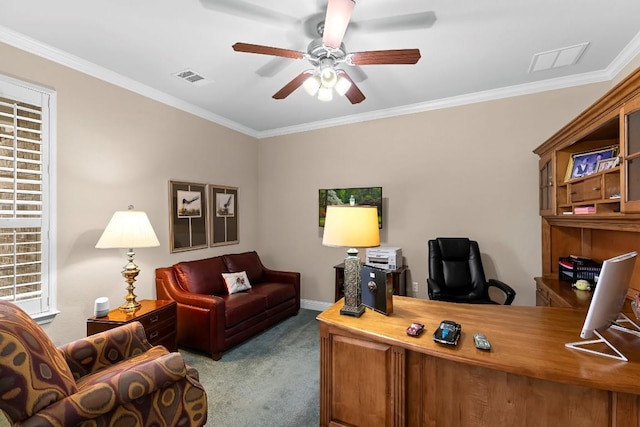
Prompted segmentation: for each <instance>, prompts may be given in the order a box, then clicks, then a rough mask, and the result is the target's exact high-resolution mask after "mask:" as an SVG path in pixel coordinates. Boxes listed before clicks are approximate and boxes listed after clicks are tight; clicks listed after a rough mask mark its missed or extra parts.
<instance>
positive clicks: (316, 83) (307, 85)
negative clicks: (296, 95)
mask: <svg viewBox="0 0 640 427" xmlns="http://www.w3.org/2000/svg"><path fill="white" fill-rule="evenodd" d="M302 87H303V88H304V90H305V91H306V92H307V93H308V94H309V95H311V96H314V95H315V94H316V93H318V89H320V77H318V76H311V77H309V78H308V79H307V80H305V81H304V83H302Z"/></svg>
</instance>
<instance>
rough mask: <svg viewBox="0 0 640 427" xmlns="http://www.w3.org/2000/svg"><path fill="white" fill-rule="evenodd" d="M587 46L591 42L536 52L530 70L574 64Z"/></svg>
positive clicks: (531, 71)
mask: <svg viewBox="0 0 640 427" xmlns="http://www.w3.org/2000/svg"><path fill="white" fill-rule="evenodd" d="M587 46H589V42H585V43H581V44H577V45H574V46H567V47H563V48H560V49H554V50H549V51H547V52H540V53H536V54H535V55H533V59H532V60H531V65H530V66H529V72H530V73H533V72H536V71H543V70H550V69H552V68H559V67H564V66H565V65H573V64H575V63H577V62H578V60H579V59H580V57H581V56H582V54H583V53H584V51H585V49H586V48H587Z"/></svg>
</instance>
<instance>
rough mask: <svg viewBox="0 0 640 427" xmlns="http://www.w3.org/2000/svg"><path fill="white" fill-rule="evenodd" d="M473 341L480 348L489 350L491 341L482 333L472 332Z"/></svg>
mask: <svg viewBox="0 0 640 427" xmlns="http://www.w3.org/2000/svg"><path fill="white" fill-rule="evenodd" d="M473 342H474V344H475V345H476V348H479V349H480V350H487V351H488V350H491V343H490V342H489V340H488V339H487V337H485V336H484V334H473Z"/></svg>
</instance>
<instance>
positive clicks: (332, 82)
mask: <svg viewBox="0 0 640 427" xmlns="http://www.w3.org/2000/svg"><path fill="white" fill-rule="evenodd" d="M354 6H355V1H354V0H328V5H327V12H326V15H325V19H324V21H323V22H320V23H319V24H318V28H317V30H318V35H319V36H320V37H319V38H317V39H314V40H312V41H311V43H309V46H308V47H307V52H300V51H297V50H291V49H283V48H278V47H271V46H264V45H257V44H250V43H240V42H238V43H235V44H234V45H233V50H235V51H236V52H246V53H257V54H262V55H271V56H278V57H283V58H291V59H306V60H307V61H309V63H311V65H312V66H313V68H312V69H309V70H305V71H303V72H302V73H300V74H299V75H297V76H296V77H294V78H293V80H291V81H290V82H289V83H287V84H286V85H284V86H283V87H282V89H280V90H279V91H278V92H276V93H275V94H274V95H273V98H274V99H284V98H286V97H287V96H289V95H290V94H291V93H292V92H293V91H295V90H296V89H298V88H299V87H300V86H303V87H304V89H305V90H306V91H307V92H308V93H309V94H310V95H316V94H317V95H318V99H320V100H322V101H330V100H331V99H332V98H333V91H334V90H335V91H336V92H337V93H338V94H339V95H344V96H346V97H347V99H348V100H349V101H350V102H351V103H352V104H358V103H360V102H362V101H364V100H365V96H364V94H363V93H362V91H361V90H360V89H359V88H358V86H357V85H356V84H355V83H354V81H353V80H352V79H351V77H349V75H348V74H347V72H346V71H345V70H343V69H341V68H336V67H337V66H339V65H340V64H347V65H350V66H355V65H374V64H375V65H378V64H416V63H417V62H418V60H419V59H420V50H419V49H395V50H371V51H364V52H347V51H346V49H345V46H344V43H342V40H343V38H344V34H345V31H346V30H347V26H348V25H349V21H350V19H351V14H352V12H353V8H354Z"/></svg>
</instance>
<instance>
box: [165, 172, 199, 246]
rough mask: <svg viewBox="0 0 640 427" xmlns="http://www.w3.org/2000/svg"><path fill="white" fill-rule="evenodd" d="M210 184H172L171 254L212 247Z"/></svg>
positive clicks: (170, 186)
mask: <svg viewBox="0 0 640 427" xmlns="http://www.w3.org/2000/svg"><path fill="white" fill-rule="evenodd" d="M207 207H208V206H207V185H206V184H197V183H192V182H181V181H169V211H170V212H171V215H170V221H171V222H170V224H169V239H170V242H169V247H170V249H171V253H174V252H182V251H190V250H193V249H203V248H207V247H209V240H208V238H209V232H208V231H209V230H208V226H209V224H208V222H207Z"/></svg>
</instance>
